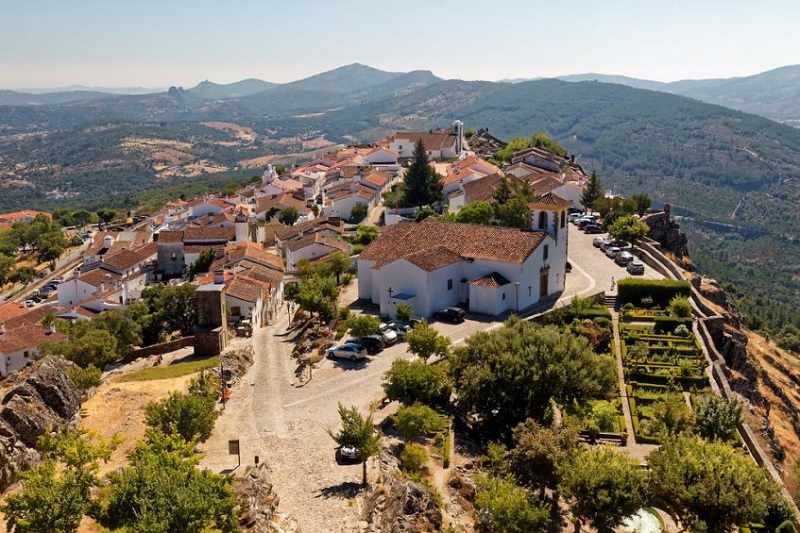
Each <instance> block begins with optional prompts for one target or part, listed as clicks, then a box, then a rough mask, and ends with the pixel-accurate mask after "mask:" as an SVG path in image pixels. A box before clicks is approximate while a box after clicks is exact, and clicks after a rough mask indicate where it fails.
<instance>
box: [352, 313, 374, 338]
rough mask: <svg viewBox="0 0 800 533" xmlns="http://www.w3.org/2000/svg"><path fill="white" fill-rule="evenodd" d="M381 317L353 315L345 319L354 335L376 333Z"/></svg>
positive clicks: (362, 335) (361, 335) (360, 335)
mask: <svg viewBox="0 0 800 533" xmlns="http://www.w3.org/2000/svg"><path fill="white" fill-rule="evenodd" d="M380 325H381V319H380V318H378V317H376V316H372V315H354V316H351V317H350V318H349V319H348V320H347V327H348V328H349V329H350V333H352V334H353V335H354V336H355V337H364V336H366V335H374V334H375V333H378V328H379V327H380Z"/></svg>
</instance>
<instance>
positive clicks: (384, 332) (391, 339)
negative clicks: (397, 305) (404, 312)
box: [378, 322, 398, 346]
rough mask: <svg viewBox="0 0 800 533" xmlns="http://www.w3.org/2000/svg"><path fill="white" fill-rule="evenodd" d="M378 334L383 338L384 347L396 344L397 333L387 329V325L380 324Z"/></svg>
mask: <svg viewBox="0 0 800 533" xmlns="http://www.w3.org/2000/svg"><path fill="white" fill-rule="evenodd" d="M378 332H379V333H380V334H381V336H382V337H383V340H384V342H386V346H391V345H392V344H394V343H396V342H397V339H398V337H397V332H396V331H395V330H393V329H392V328H390V327H389V325H388V324H384V323H383V322H381V325H380V327H379V328H378Z"/></svg>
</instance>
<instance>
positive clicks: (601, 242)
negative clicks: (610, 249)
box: [592, 237, 608, 248]
mask: <svg viewBox="0 0 800 533" xmlns="http://www.w3.org/2000/svg"><path fill="white" fill-rule="evenodd" d="M607 242H608V241H607V240H606V238H605V237H595V238H594V239H592V246H594V247H595V248H600V247H601V246H603V245H604V244H605V243H607Z"/></svg>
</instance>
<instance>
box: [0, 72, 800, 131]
mask: <svg viewBox="0 0 800 533" xmlns="http://www.w3.org/2000/svg"><path fill="white" fill-rule="evenodd" d="M406 76H413V77H416V78H417V79H418V82H419V83H418V86H424V85H427V84H429V83H430V82H431V81H441V80H440V79H439V78H437V77H436V76H434V75H433V73H431V72H429V71H414V72H411V73H399V72H384V71H381V70H378V69H375V68H372V67H369V66H366V65H361V64H357V63H356V64H352V65H347V66H344V67H340V68H338V69H335V70H332V71H329V72H325V73H322V74H317V75H314V76H311V77H309V78H305V79H302V80H298V81H295V82H290V83H284V84H279V83H272V82H269V81H263V80H259V79H253V78H251V79H247V80H242V81H238V82H235V83H229V84H218V83H214V82H211V81H208V80H206V81H203V82H201V83H199V84H198V85H197V86H195V87H192V88H191V89H187V91H188V92H190V93H192V94H194V95H196V96H199V97H201V98H206V99H212V100H230V99H241V98H247V97H250V96H254V95H261V97H259V98H254V99H253V101H252V103H253V105H260V104H261V103H263V102H261V101H263V100H268V99H272V98H274V99H275V103H276V105H279V104H280V103H287V104H289V105H290V106H291V107H292V108H295V109H296V108H302V107H303V105H304V104H303V103H302V101H303V100H304V99H313V98H314V97H315V95H319V94H320V93H327V94H349V93H353V92H354V91H358V90H360V89H365V90H366V89H368V88H370V87H374V86H379V85H381V84H384V83H386V84H387V85H386V86H385V87H384V88H383V90H384V91H388V93H391V92H392V88H391V82H392V81H394V82H395V83H396V84H397V86H398V87H397V88H396V90H407V89H408V88H409V87H413V86H414V84H407V82H406V80H404V79H403V77H406ZM541 79H544V78H529V79H523V78H517V79H510V80H501V83H522V82H526V81H539V80H541ZM556 79H560V80H563V81H569V82H579V81H598V82H601V83H613V84H617V85H625V86H628V87H633V88H635V89H646V90H650V91H661V92H667V93H672V94H679V95H682V96H688V97H691V98H696V99H697V100H701V101H703V102H707V103H711V104H717V105H721V106H725V107H729V108H731V109H736V110H737V111H744V112H746V113H754V114H756V115H761V116H763V117H766V118H769V119H771V120H775V121H777V122H784V123H787V124H789V125H792V126H797V127H800V65H792V66H785V67H780V68H777V69H774V70H770V71H767V72H762V73H760V74H754V75H752V76H745V77H735V78H718V79H700V80H680V81H674V82H669V83H664V82H659V81H653V80H646V79H640V78H631V77H628V76H621V75H612V74H597V73H586V74H569V75H564V76H558V77H556ZM272 91H274V94H273V95H271V98H270V97H267V95H266V93H268V92H272ZM157 92H161V91H160V90H149V89H147V88H143V87H131V88H103V87H84V86H71V87H65V88H61V89H53V90H47V89H35V90H33V89H31V90H29V91H9V90H0V105H12V106H26V105H50V104H59V103H66V102H76V101H82V100H91V99H97V98H105V97H110V96H113V95H142V94H152V93H157ZM295 92H300V93H302V96H299V99H298V97H297V95H294V96H292V95H293V93H295ZM380 92H381V91H380V90H378V91H376V92H375V91H369V90H367V92H366V93H364V94H362V95H361V98H362V100H364V99H368V98H372V97H374V96H375V95H376V93H377V94H380ZM349 95H350V97H351V98H352V99H354V101H357V100H358V98H359V96H358V95H357V94H349ZM326 103H330V102H328V101H326Z"/></svg>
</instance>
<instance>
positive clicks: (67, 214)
mask: <svg viewBox="0 0 800 533" xmlns="http://www.w3.org/2000/svg"><path fill="white" fill-rule="evenodd" d="M53 220H55V221H56V222H58V223H59V224H61V227H62V228H66V227H68V226H75V219H74V218H73V217H72V211H70V210H69V209H67V208H66V207H57V208H56V209H55V210H54V211H53Z"/></svg>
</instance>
